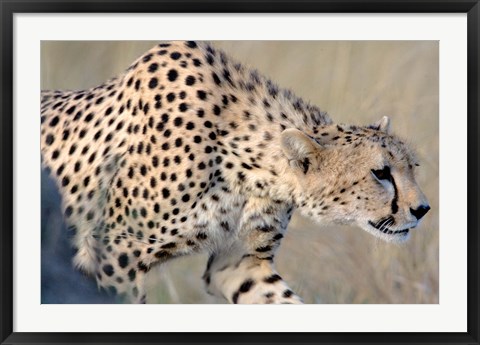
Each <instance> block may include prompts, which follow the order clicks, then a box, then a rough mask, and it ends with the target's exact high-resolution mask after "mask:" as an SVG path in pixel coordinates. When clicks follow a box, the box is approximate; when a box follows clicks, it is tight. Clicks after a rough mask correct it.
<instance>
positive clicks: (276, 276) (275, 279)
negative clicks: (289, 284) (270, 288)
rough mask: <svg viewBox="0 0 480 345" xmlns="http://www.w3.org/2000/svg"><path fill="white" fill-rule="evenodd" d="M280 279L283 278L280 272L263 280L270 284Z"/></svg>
mask: <svg viewBox="0 0 480 345" xmlns="http://www.w3.org/2000/svg"><path fill="white" fill-rule="evenodd" d="M279 280H282V277H280V276H279V275H278V274H272V275H271V276H270V277H267V278H265V279H264V280H263V281H264V282H265V283H268V284H273V283H275V282H277V281H279Z"/></svg>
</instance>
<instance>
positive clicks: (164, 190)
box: [162, 188, 170, 199]
mask: <svg viewBox="0 0 480 345" xmlns="http://www.w3.org/2000/svg"><path fill="white" fill-rule="evenodd" d="M162 195H163V198H164V199H167V198H168V197H169V196H170V191H169V190H168V189H167V188H163V189H162Z"/></svg>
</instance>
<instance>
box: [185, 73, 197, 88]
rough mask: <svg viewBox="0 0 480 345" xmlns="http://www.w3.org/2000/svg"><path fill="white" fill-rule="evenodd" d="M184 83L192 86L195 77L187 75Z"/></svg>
mask: <svg viewBox="0 0 480 345" xmlns="http://www.w3.org/2000/svg"><path fill="white" fill-rule="evenodd" d="M185 84H187V85H188V86H192V85H193V84H195V77H194V76H192V75H189V76H188V77H187V78H186V79H185Z"/></svg>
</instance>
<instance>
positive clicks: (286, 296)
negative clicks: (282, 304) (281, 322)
mask: <svg viewBox="0 0 480 345" xmlns="http://www.w3.org/2000/svg"><path fill="white" fill-rule="evenodd" d="M291 295H293V291H292V290H288V289H287V290H285V291H283V297H285V298H288V297H290V296H291Z"/></svg>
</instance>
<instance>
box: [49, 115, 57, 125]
mask: <svg viewBox="0 0 480 345" xmlns="http://www.w3.org/2000/svg"><path fill="white" fill-rule="evenodd" d="M58 121H59V118H58V116H55V117H54V118H53V119H52V120H51V121H50V123H49V126H50V127H55V126H56V125H57V124H58Z"/></svg>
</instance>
